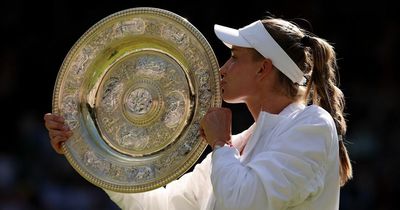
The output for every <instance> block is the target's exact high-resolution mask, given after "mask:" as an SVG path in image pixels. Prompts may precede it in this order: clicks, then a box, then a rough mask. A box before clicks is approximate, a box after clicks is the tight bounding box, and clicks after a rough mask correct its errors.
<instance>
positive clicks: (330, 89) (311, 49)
mask: <svg viewBox="0 0 400 210" xmlns="http://www.w3.org/2000/svg"><path fill="white" fill-rule="evenodd" d="M262 22H263V24H264V27H265V28H266V29H267V31H268V32H269V33H270V34H271V36H272V37H273V38H274V39H275V41H276V42H277V43H278V44H279V45H280V46H281V47H282V49H283V50H284V51H285V52H286V53H287V54H288V55H289V56H290V58H291V59H292V60H293V61H294V62H295V63H296V64H297V66H298V67H299V68H300V69H301V70H302V71H303V73H304V75H305V77H306V78H307V80H308V82H307V84H306V90H305V91H301V86H300V85H299V84H296V83H293V82H292V81H291V80H290V79H289V78H288V77H286V76H285V75H284V74H283V73H281V71H278V72H279V80H280V83H281V84H282V87H283V92H284V94H286V95H287V96H289V97H290V98H293V99H300V98H302V97H303V99H304V100H305V101H306V102H307V103H312V104H316V105H319V106H321V107H322V108H324V109H325V110H327V111H328V112H329V113H330V114H331V116H332V118H333V120H334V121H335V124H336V129H337V132H338V136H339V157H340V183H341V186H343V185H344V184H345V183H346V182H347V181H348V180H350V179H351V178H352V175H353V172H352V166H351V163H350V158H349V156H348V153H347V149H346V146H345V145H344V139H343V137H344V136H345V134H346V128H347V126H346V121H345V118H344V114H343V111H344V107H345V100H344V95H343V93H342V91H341V90H340V89H339V88H338V86H337V80H336V72H337V64H336V53H335V51H334V49H333V47H332V45H330V44H329V43H328V42H327V41H325V40H324V39H321V38H318V37H316V36H315V35H312V34H311V33H309V32H307V31H305V30H304V29H301V28H300V27H298V26H297V25H295V24H294V23H291V22H289V21H285V20H282V19H279V18H267V19H264V20H262ZM303 89H304V88H303Z"/></svg>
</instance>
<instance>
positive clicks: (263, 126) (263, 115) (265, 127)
mask: <svg viewBox="0 0 400 210" xmlns="http://www.w3.org/2000/svg"><path fill="white" fill-rule="evenodd" d="M304 108H305V105H304V104H300V103H292V104H289V105H288V106H286V107H285V108H284V109H283V110H282V111H281V112H280V113H279V114H271V113H268V112H264V111H261V112H260V114H259V116H258V119H257V121H256V122H255V123H254V124H253V125H252V126H251V127H252V129H253V134H252V135H251V137H250V139H249V141H248V142H247V145H246V146H245V148H244V151H243V156H242V157H241V159H242V160H244V159H245V158H246V157H247V156H248V155H249V154H250V153H251V151H252V150H253V149H254V147H255V146H256V145H257V142H258V141H260V139H261V137H262V136H263V135H264V134H265V133H269V132H271V131H272V130H273V129H274V128H275V127H276V125H277V124H278V123H279V122H280V121H282V120H283V119H288V118H289V119H290V118H294V116H296V115H297V113H299V111H301V110H303V109H304Z"/></svg>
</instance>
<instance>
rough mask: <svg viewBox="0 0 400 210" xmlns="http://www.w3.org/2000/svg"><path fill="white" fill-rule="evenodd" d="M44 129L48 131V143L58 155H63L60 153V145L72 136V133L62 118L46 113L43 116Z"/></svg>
mask: <svg viewBox="0 0 400 210" xmlns="http://www.w3.org/2000/svg"><path fill="white" fill-rule="evenodd" d="M44 121H45V127H46V128H47V130H48V131H49V137H50V143H51V146H52V147H53V149H54V150H55V151H56V152H57V153H58V154H64V153H63V151H62V148H61V146H62V143H63V142H65V141H67V140H68V139H69V138H70V137H71V136H72V131H71V130H70V129H69V127H68V125H67V124H65V121H64V118H63V117H62V116H59V115H56V114H52V113H47V114H45V115H44Z"/></svg>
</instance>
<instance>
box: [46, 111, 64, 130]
mask: <svg viewBox="0 0 400 210" xmlns="http://www.w3.org/2000/svg"><path fill="white" fill-rule="evenodd" d="M44 121H45V126H46V128H47V130H60V131H69V128H68V126H67V125H65V121H64V118H63V117H61V116H58V115H55V114H46V115H44Z"/></svg>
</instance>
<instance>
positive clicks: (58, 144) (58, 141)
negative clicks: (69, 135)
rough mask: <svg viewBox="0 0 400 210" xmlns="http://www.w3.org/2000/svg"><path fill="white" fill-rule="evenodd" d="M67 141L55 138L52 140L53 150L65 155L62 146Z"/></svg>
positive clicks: (62, 138)
mask: <svg viewBox="0 0 400 210" xmlns="http://www.w3.org/2000/svg"><path fill="white" fill-rule="evenodd" d="M66 140H67V139H66V138H65V137H62V136H55V137H54V138H52V139H51V146H52V147H53V149H54V150H55V151H56V152H57V153H58V154H64V152H63V150H62V144H63V143H64V142H65V141H66Z"/></svg>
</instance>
